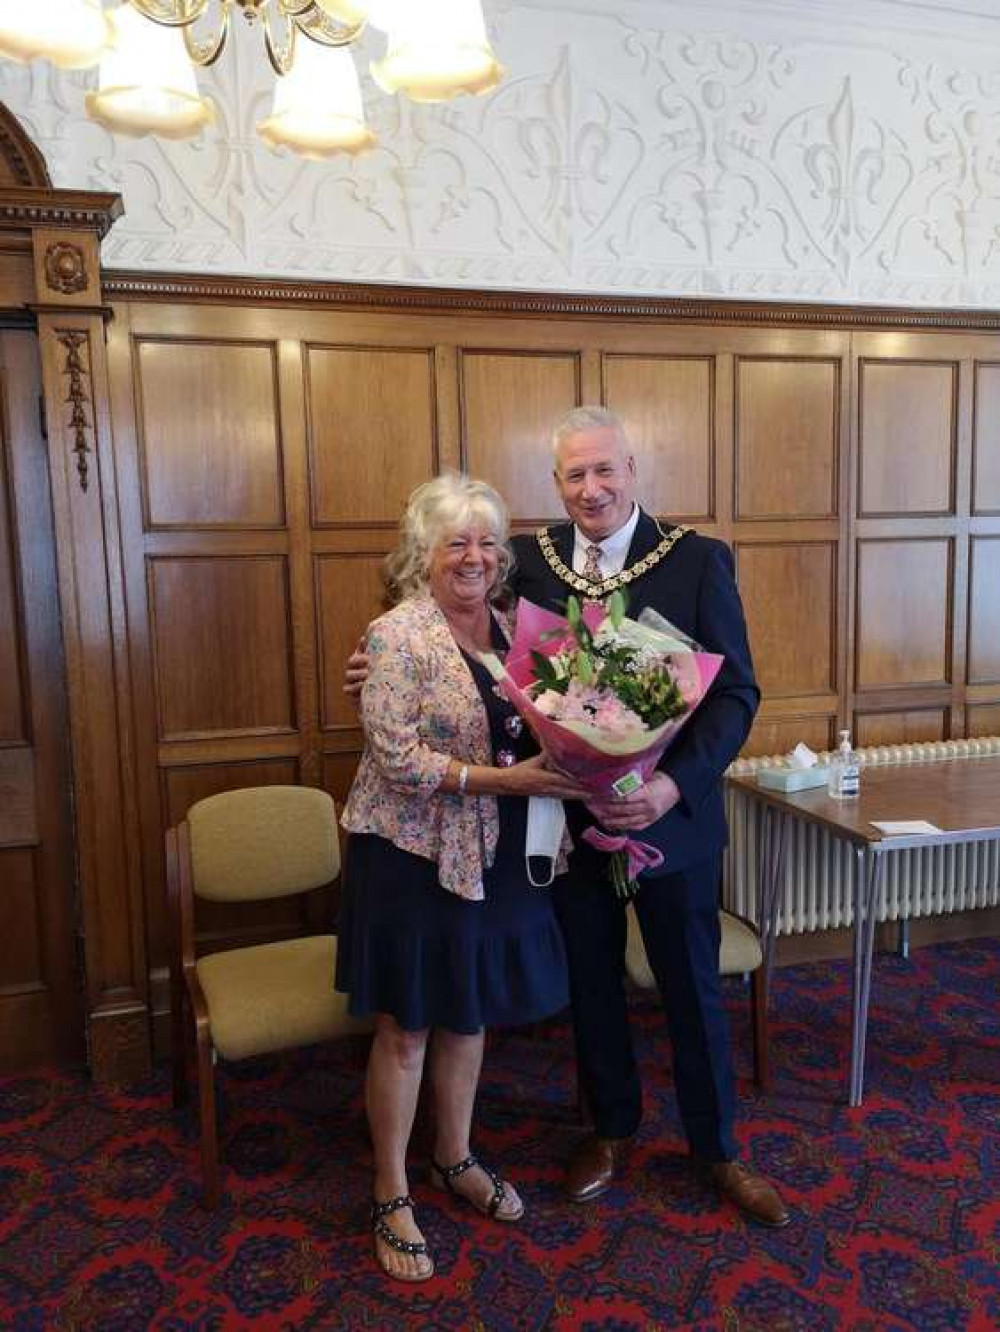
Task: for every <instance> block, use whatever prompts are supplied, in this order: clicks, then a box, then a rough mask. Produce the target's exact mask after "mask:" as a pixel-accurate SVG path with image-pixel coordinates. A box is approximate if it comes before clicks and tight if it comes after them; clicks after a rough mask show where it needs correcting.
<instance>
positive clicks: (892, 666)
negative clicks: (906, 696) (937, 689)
mask: <svg viewBox="0 0 1000 1332" xmlns="http://www.w3.org/2000/svg"><path fill="white" fill-rule="evenodd" d="M951 562H952V542H951V541H950V540H949V539H948V538H932V537H926V538H919V537H918V538H909V539H906V540H899V541H893V540H890V539H888V538H878V539H868V540H865V539H862V540H861V541H860V542H859V551H858V622H857V626H856V639H857V651H856V660H855V685H856V689H857V690H858V691H862V690H865V689H878V688H880V687H881V688H887V687H890V686H891V687H895V686H899V687H906V686H910V685H928V684H934V685H937V684H942V685H943V684H950V682H951V602H952V591H951V575H952V567H951Z"/></svg>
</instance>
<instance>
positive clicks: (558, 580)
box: [348, 407, 790, 1226]
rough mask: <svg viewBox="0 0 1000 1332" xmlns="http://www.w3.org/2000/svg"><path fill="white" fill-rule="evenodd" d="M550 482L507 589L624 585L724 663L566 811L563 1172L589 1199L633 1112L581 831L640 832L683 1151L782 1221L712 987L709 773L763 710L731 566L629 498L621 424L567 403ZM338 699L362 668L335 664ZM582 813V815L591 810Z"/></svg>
mask: <svg viewBox="0 0 1000 1332" xmlns="http://www.w3.org/2000/svg"><path fill="white" fill-rule="evenodd" d="M552 447H553V453H554V462H555V470H554V476H555V483H556V487H557V489H558V491H559V494H560V496H561V498H562V501H563V504H564V506H565V508H566V512H567V514H568V516H569V518H570V522H569V523H561V524H557V525H555V526H554V527H550V528H547V529H543V530H541V531H540V532H538V533H536V534H535V535H534V536H517V537H515V538H514V540H513V545H514V552H515V558H516V564H515V571H514V576H513V583H514V591H515V593H516V594H517V596H519V597H527V598H528V599H529V600H531V601H534V602H535V603H536V604H538V605H541V606H547V607H548V608H550V609H553V610H558V611H562V610H563V609H564V607H565V604H566V599H567V597H568V596H569V595H570V594H575V595H577V596H578V597H581V598H585V599H590V600H599V601H603V600H605V599H606V598H607V597H608V596H610V594H611V593H612V592H613V591H614V590H615V589H616V588H619V587H621V588H622V589H623V590H624V591H625V593H626V596H627V602H628V610H629V614H631V615H638V614H639V612H640V611H642V610H643V609H644V608H645V607H647V606H648V607H652V608H653V609H655V610H656V611H658V612H659V613H660V614H661V615H663V616H664V617H665V618H666V619H668V620H669V621H670V622H671V623H672V624H674V625H676V627H677V628H678V629H681V630H682V631H684V632H685V633H687V634H689V635H690V636H691V637H692V638H694V639H696V640H697V642H698V643H700V644H701V646H702V647H704V648H705V649H706V650H707V651H710V652H718V653H721V654H722V656H723V657H724V663H723V666H722V668H721V670H720V672H719V675H718V676H717V678H716V680H715V682H714V684H713V685H712V688H711V689H710V690H709V693H708V695H707V696H706V697H705V699H704V700H703V701H702V703H701V705H700V707H699V708H698V709H697V710H696V711H695V713H694V714H693V716H692V717H691V718H690V719H689V720H688V721H687V722H686V724H685V725H684V727H683V728H682V730H681V732H680V734H679V736H678V738H677V739H676V740H675V742H674V743H673V745H671V746H670V747H669V748H668V749H667V751H666V753H665V754H664V755H663V757H662V759H661V760H660V763H659V764H658V767H657V771H656V772H654V773H653V775H652V777H651V778H650V779H649V780H648V781H647V782H646V784H645V785H644V786H643V787H641V788H640V790H638V791H636V792H635V793H634V794H632V795H630V796H626V797H624V798H619V797H614V798H611V799H608V800H601V801H592V802H591V803H590V806H589V809H590V813H588V810H587V809H585V808H584V807H583V806H579V805H577V806H569V807H568V820H569V825H570V830H571V832H572V833H573V835H574V843H575V846H576V849H575V850H574V851H573V853H572V855H571V857H570V866H569V873H568V874H567V875H564V876H562V877H561V878H560V879H557V880H556V883H555V885H554V887H553V892H554V894H555V905H556V911H557V913H558V916H559V921H560V924H561V926H562V930H563V934H564V936H565V941H566V950H567V956H568V958H569V967H570V989H571V997H572V1008H573V1026H574V1036H575V1044H576V1056H577V1064H578V1068H579V1072H580V1079H581V1083H582V1087H583V1091H584V1094H585V1097H586V1099H587V1102H588V1105H589V1108H590V1111H591V1114H592V1117H593V1122H594V1132H593V1133H592V1134H589V1135H588V1136H587V1137H585V1138H584V1140H583V1141H582V1142H581V1143H580V1144H579V1146H578V1147H577V1149H576V1151H575V1152H574V1154H573V1156H572V1158H571V1160H570V1163H569V1167H568V1169H567V1173H566V1180H565V1192H566V1195H567V1197H568V1198H570V1199H571V1200H572V1201H574V1202H589V1201H591V1200H592V1199H594V1198H597V1197H599V1196H600V1195H601V1194H602V1193H604V1192H605V1191H606V1190H607V1189H608V1188H609V1187H610V1185H611V1183H612V1181H613V1179H614V1178H615V1176H616V1175H617V1174H618V1173H619V1172H620V1171H622V1170H623V1169H624V1168H625V1165H626V1162H627V1159H628V1155H629V1150H630V1147H631V1143H632V1140H633V1138H634V1135H635V1133H636V1131H637V1129H638V1127H639V1121H640V1118H641V1113H642V1087H641V1083H640V1080H639V1073H638V1069H637V1066H636V1061H635V1056H634V1053H633V1046H632V1037H631V1031H630V1028H629V1019H628V1011H627V1005H626V995H625V943H626V935H627V921H626V915H625V905H624V903H622V902H621V901H620V900H619V899H618V897H617V896H616V895H615V892H614V889H613V888H612V886H611V883H610V882H609V880H608V875H607V859H606V857H605V856H604V855H602V854H601V853H600V852H598V851H595V850H593V849H592V848H591V847H590V846H588V845H587V844H586V843H585V842H583V841H582V840H581V838H580V835H579V834H580V833H581V832H582V830H583V829H584V828H585V827H587V825H588V824H590V823H591V822H593V819H594V818H596V819H597V821H598V822H599V823H600V824H601V825H602V826H603V827H604V828H606V829H608V830H609V831H612V832H627V833H630V834H634V835H638V834H641V838H642V840H643V841H647V842H651V843H652V844H654V845H655V846H657V847H658V848H659V849H660V850H661V851H662V852H663V856H664V864H663V867H662V869H661V870H659V871H657V872H655V873H651V872H649V871H647V872H646V873H645V874H644V875H643V877H642V879H641V880H640V888H639V891H638V893H637V895H636V897H635V909H636V914H637V917H638V920H639V924H640V927H641V929H642V936H643V941H644V943H645V947H646V953H647V955H648V958H649V962H650V966H651V968H652V970H653V974H654V975H655V977H656V981H657V985H658V987H659V990H660V993H661V995H662V997H663V999H664V1003H665V1008H666V1018H667V1027H668V1031H669V1034H670V1040H671V1044H672V1046H673V1055H674V1059H673V1068H674V1083H675V1086H676V1089H677V1099H678V1103H679V1106H680V1112H681V1120H682V1123H683V1126H684V1131H685V1134H686V1136H687V1139H688V1143H689V1145H690V1148H691V1153H692V1158H693V1160H694V1161H695V1163H696V1164H697V1165H699V1166H700V1167H701V1168H703V1169H704V1171H705V1172H706V1173H707V1174H708V1175H709V1176H710V1178H711V1179H712V1181H713V1182H714V1184H715V1185H716V1187H717V1188H718V1189H719V1190H720V1192H721V1193H722V1194H723V1195H724V1196H726V1197H727V1198H728V1199H729V1200H730V1201H732V1202H733V1203H735V1205H736V1206H737V1207H738V1208H739V1209H740V1210H741V1211H742V1212H743V1214H744V1215H745V1216H747V1217H748V1218H749V1219H751V1220H753V1221H756V1222H758V1223H760V1224H763V1225H768V1226H783V1225H786V1224H787V1223H788V1221H789V1220H790V1216H789V1213H788V1210H787V1208H786V1207H785V1205H784V1203H783V1202H782V1200H781V1198H780V1197H779V1196H778V1194H777V1192H776V1191H775V1190H774V1188H772V1186H771V1185H770V1184H768V1183H767V1182H766V1181H765V1180H763V1179H761V1178H760V1177H759V1176H756V1175H754V1174H752V1173H751V1172H750V1171H749V1170H748V1169H747V1168H746V1167H745V1166H743V1165H742V1164H741V1163H740V1162H739V1161H737V1159H736V1156H737V1148H736V1142H735V1139H734V1137H733V1112H734V1100H735V1096H734V1084H733V1074H732V1067H731V1062H730V1051H729V1039H728V1033H727V1029H726V1021H725V1012H724V1007H723V1002H722V991H721V984H720V980H719V916H718V905H719V904H718V889H719V880H720V873H721V857H722V850H723V847H724V846H725V842H726V836H727V831H726V821H725V810H724V805H723V796H722V774H723V772H724V771H725V769H726V767H727V766H728V764H729V763H730V761H731V760H732V759H733V758H734V757H735V756H736V754H737V753H738V752H739V749H740V747H741V745H742V744H743V741H744V740H745V739H746V736H747V734H748V732H749V730H750V724H751V722H752V720H753V716H754V713H755V712H756V710H757V705H758V703H759V700H760V694H759V691H758V689H757V686H756V683H755V681H754V676H753V666H752V663H751V659H750V650H749V645H748V643H747V634H746V625H745V621H744V618H743V609H742V606H741V605H740V599H739V593H738V592H737V589H736V583H735V579H734V576H733V563H732V556H731V554H730V552H729V549H728V547H727V546H725V545H724V544H723V543H722V542H720V541H714V540H711V539H709V538H707V537H702V536H698V535H697V534H695V533H694V532H690V531H686V530H685V529H684V528H680V527H674V528H670V529H669V530H666V531H665V530H664V529H663V528H661V526H660V524H659V523H657V522H656V520H655V519H654V518H652V517H650V516H649V515H648V514H647V513H645V512H644V511H643V510H642V509H641V508H640V507H639V505H638V504H637V502H636V491H637V484H636V465H635V458H634V456H633V454H632V451H631V449H630V447H629V444H628V440H627V438H626V435H625V431H624V427H623V426H622V423H621V421H620V420H619V419H618V417H616V416H615V415H614V414H613V413H612V412H609V411H607V410H606V409H605V408H603V407H579V408H577V409H576V410H574V411H572V412H570V413H569V415H568V416H566V417H565V418H564V420H563V421H562V422H561V423H560V424H559V425H558V426H557V427H556V430H555V431H554V433H553V437H552ZM348 666H349V670H348V681H349V684H348V688H349V689H350V688H352V683H351V682H353V684H354V685H355V686H356V684H357V683H358V681H359V680H360V679H363V677H364V669H363V667H364V658H363V657H362V656H360V655H356V656H355V657H353V658H352V659H351V661H350V662H349V663H348ZM591 815H592V816H593V817H591Z"/></svg>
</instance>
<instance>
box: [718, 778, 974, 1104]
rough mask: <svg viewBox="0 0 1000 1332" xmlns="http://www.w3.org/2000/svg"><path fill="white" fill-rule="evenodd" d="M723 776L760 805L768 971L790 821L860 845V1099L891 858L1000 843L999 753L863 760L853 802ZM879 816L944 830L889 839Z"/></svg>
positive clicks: (856, 1076)
mask: <svg viewBox="0 0 1000 1332" xmlns="http://www.w3.org/2000/svg"><path fill="white" fill-rule="evenodd" d="M727 780H728V781H729V782H731V783H732V784H733V786H734V787H736V788H738V789H739V790H740V791H741V792H742V793H743V794H744V795H746V796H749V797H751V798H752V799H753V800H756V801H759V802H760V804H761V806H762V807H763V826H762V830H761V832H762V835H761V841H760V888H761V892H760V898H759V900H760V921H759V924H760V930H761V937H762V941H763V945H764V965H765V968H766V969H767V974H769V973H770V968H771V965H772V962H773V957H774V936H775V926H776V920H777V911H778V895H779V887H780V884H781V875H782V868H783V856H784V848H785V842H786V834H787V830H788V828H789V826H790V824H791V822H792V821H793V820H794V819H800V820H802V821H804V822H806V823H814V824H818V825H819V826H820V827H822V828H825V829H826V830H827V832H828V833H829V834H830V835H831V836H834V837H839V838H841V839H842V840H843V841H846V842H847V843H849V844H850V845H851V846H853V848H854V851H855V857H854V876H853V877H854V882H853V884H852V900H853V907H854V910H853V917H854V922H853V923H854V974H853V985H852V999H853V1004H852V1007H853V1013H852V1023H851V1071H850V1084H849V1088H848V1099H849V1102H850V1104H851V1105H860V1104H861V1098H862V1093H863V1090H864V1068H865V1038H866V1034H867V1026H868V1002H869V997H870V993H871V972H872V950H873V946H874V941H875V922H876V920H877V919H878V916H879V907H880V905H881V899H880V889H881V886H882V869H883V866H884V864H885V858H886V856H888V855H892V854H894V853H895V852H898V851H906V850H909V849H910V848H912V847H930V846H944V845H947V844H948V843H957V842H980V841H982V842H991V841H1000V757H997V756H992V755H991V756H989V757H985V758H959V759H946V760H939V761H936V762H930V763H920V764H913V765H909V764H906V765H886V766H884V767H883V766H878V767H866V768H863V769H862V772H861V794H860V795H859V796H858V797H857V798H856V799H852V800H835V799H833V798H832V797H830V796H828V795H827V794H826V790H825V788H823V787H820V788H814V789H813V790H811V791H796V792H793V793H791V794H785V793H784V792H781V791H771V790H768V789H766V788H765V787H762V786H759V785H758V784H757V782H756V780H755V779H754V778H753V777H752V776H749V777H729V778H727ZM873 819H877V820H878V821H879V822H888V821H893V822H901V821H904V820H905V821H913V820H916V819H922V820H925V821H926V822H928V823H932V824H934V825H935V827H936V828H938V829H939V830H940V831H938V832H934V833H926V834H922V835H919V836H910V835H907V836H904V837H887V836H885V835H884V834H883V833H882V832H880V831H879V829H878V828H875V827H873V826H872V820H873Z"/></svg>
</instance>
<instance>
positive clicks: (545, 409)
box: [458, 347, 582, 525]
mask: <svg viewBox="0 0 1000 1332" xmlns="http://www.w3.org/2000/svg"><path fill="white" fill-rule="evenodd" d="M458 369H459V386H460V388H459V391H460V401H461V422H462V462H463V466H464V467H465V469H466V470H467V471H468V472H470V473H471V474H472V475H473V476H478V477H481V478H482V479H483V480H485V481H489V483H490V484H491V485H493V486H496V488H497V489H498V490H499V491H500V493H501V494H502V495H503V496H504V497H505V498H506V500H507V503H508V504H509V505H510V510H511V514H512V516H513V517H514V519H515V520H517V521H520V522H522V523H530V524H532V525H535V524H538V523H544V522H551V521H553V520H554V519H557V518H562V517H564V516H565V514H564V512H563V509H562V505H561V504H560V502H559V498H558V495H557V493H556V490H555V487H554V485H553V484H552V482H551V476H552V466H553V464H552V451H551V447H550V443H549V440H550V437H551V433H552V429H553V427H554V426H555V424H556V423H557V421H558V420H559V419H560V418H561V417H562V416H564V415H565V413H566V412H568V411H570V410H571V409H572V408H573V407H576V406H579V404H580V400H581V388H582V385H581V364H580V354H579V352H578V351H576V350H570V351H564V352H550V351H546V352H532V351H527V350H518V351H516V352H506V351H500V350H493V349H489V348H484V349H481V350H480V349H477V348H468V347H466V348H463V349H462V350H461V352H460V354H459V361H458ZM542 478H548V480H547V482H543V481H542Z"/></svg>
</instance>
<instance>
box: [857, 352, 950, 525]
mask: <svg viewBox="0 0 1000 1332" xmlns="http://www.w3.org/2000/svg"><path fill="white" fill-rule="evenodd" d="M943 351H944V348H942V352H943ZM859 373H860V385H859V393H860V399H859V414H860V423H861V430H860V436H859V441H858V443H859V464H860V489H859V496H858V499H859V503H858V514H859V516H861V517H878V516H883V515H889V514H897V515H902V514H912V515H917V514H923V515H925V516H934V515H945V514H950V513H952V512H953V510H954V505H955V447H956V437H957V429H958V421H957V408H958V365H957V363H956V362H955V361H952V360H944V359H942V360H940V361H904V360H902V358H901V357H897V358H896V359H893V360H891V361H890V360H877V359H875V358H874V357H864V358H862V360H861V363H860V366H859ZM918 440H919V446H916V441H918Z"/></svg>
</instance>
